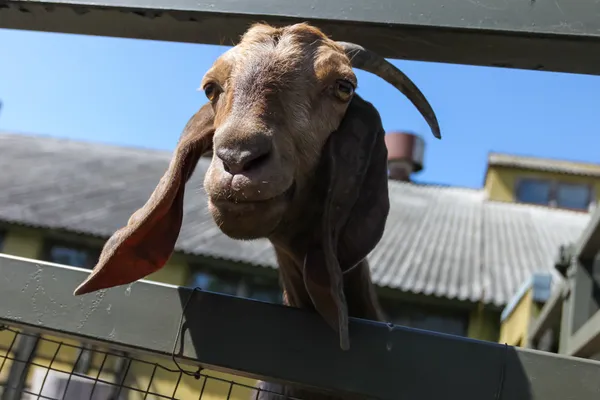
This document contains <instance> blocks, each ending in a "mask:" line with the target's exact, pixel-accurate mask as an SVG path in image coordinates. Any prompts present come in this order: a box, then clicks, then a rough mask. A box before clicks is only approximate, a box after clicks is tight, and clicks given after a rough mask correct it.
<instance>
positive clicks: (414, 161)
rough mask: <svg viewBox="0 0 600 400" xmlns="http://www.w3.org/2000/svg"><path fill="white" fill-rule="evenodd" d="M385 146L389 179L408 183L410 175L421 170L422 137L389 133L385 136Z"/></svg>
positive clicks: (423, 148)
mask: <svg viewBox="0 0 600 400" xmlns="http://www.w3.org/2000/svg"><path fill="white" fill-rule="evenodd" d="M385 145H386V147H387V150H388V172H389V178H390V179H393V180H398V181H405V182H409V181H410V176H411V174H413V173H415V172H419V171H421V170H422V169H423V155H424V150H425V142H424V141H423V138H422V137H420V136H418V135H415V134H412V133H409V132H389V133H388V134H387V135H385Z"/></svg>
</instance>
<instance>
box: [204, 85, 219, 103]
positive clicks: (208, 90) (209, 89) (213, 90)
mask: <svg viewBox="0 0 600 400" xmlns="http://www.w3.org/2000/svg"><path fill="white" fill-rule="evenodd" d="M204 94H205V95H206V97H207V98H208V100H210V101H213V100H214V99H215V97H216V96H217V94H218V91H217V85H215V84H214V83H208V84H206V86H204Z"/></svg>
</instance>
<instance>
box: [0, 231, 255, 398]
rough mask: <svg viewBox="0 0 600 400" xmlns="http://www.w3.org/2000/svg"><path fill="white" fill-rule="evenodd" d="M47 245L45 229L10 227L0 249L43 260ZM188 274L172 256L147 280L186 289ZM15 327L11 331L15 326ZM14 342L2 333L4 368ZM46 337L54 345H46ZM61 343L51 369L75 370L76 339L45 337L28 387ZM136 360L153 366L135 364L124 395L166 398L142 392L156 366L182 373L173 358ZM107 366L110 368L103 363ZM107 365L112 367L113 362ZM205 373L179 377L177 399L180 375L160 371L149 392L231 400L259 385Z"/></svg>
mask: <svg viewBox="0 0 600 400" xmlns="http://www.w3.org/2000/svg"><path fill="white" fill-rule="evenodd" d="M43 244H44V234H43V230H37V229H31V228H20V227H11V228H10V229H8V231H7V232H6V236H5V239H4V244H3V246H2V248H1V249H0V252H1V253H5V254H9V255H14V256H19V257H25V258H32V259H39V258H40V257H41V252H42V248H43ZM189 276H190V268H189V265H188V263H187V261H186V260H185V257H184V256H183V255H181V254H173V256H172V257H171V258H170V259H169V261H168V262H167V264H166V265H165V267H164V268H162V269H161V270H159V271H157V272H155V273H153V274H151V275H149V276H148V277H147V278H145V279H147V280H151V281H155V282H162V283H168V284H172V285H180V286H183V285H185V284H187V281H188V278H189ZM11 329H13V328H12V327H11ZM14 338H15V334H14V333H13V332H12V331H10V330H5V331H0V364H2V363H3V362H4V360H5V359H6V358H7V355H8V357H13V356H14V354H13V353H11V354H7V352H8V349H9V348H11V345H13V346H14V345H16V343H14V344H13V343H12V341H13V340H14ZM44 339H46V340H44ZM47 339H49V340H51V341H48V340H47ZM61 342H62V343H64V344H63V345H61V346H60V349H59V353H58V357H57V359H56V360H55V361H54V362H53V363H52V369H58V370H60V371H64V372H65V373H67V374H68V373H69V372H70V371H71V370H72V368H73V365H74V362H75V360H76V357H77V349H76V347H77V346H78V345H79V343H78V342H76V341H74V340H68V339H65V338H62V337H60V338H59V337H53V336H50V335H44V336H43V339H42V340H41V341H40V345H39V347H38V350H37V352H36V358H35V360H34V361H33V362H34V364H37V366H36V365H34V367H32V368H30V370H29V373H28V383H32V380H33V379H34V377H35V370H36V368H37V369H39V368H42V369H43V370H44V372H45V371H46V370H47V367H48V366H49V364H50V360H51V359H52V357H53V356H54V353H56V350H57V349H58V347H59V345H58V343H61ZM105 351H107V350H105ZM102 358H103V357H102V354H96V355H95V357H94V359H93V368H92V370H91V371H90V372H89V373H88V374H89V375H91V376H96V374H97V373H98V369H99V366H100V364H101V362H102ZM135 358H136V359H140V360H144V361H147V362H149V363H150V364H148V363H143V362H140V361H134V362H132V364H131V366H130V369H129V372H128V374H127V379H126V382H125V385H126V386H132V387H135V388H138V389H139V391H135V390H127V391H125V392H127V398H128V399H132V400H133V399H135V400H137V399H140V400H141V399H144V398H145V399H149V400H150V399H160V398H164V397H160V396H147V397H144V393H145V392H146V391H147V390H148V384H149V382H150V377H151V376H152V372H153V365H154V364H155V363H156V364H159V365H161V366H163V367H167V368H169V369H171V370H174V371H178V370H177V368H176V366H175V365H174V364H173V362H172V361H171V360H167V359H163V358H158V357H154V358H153V357H147V356H140V355H136V356H135ZM110 359H113V362H114V360H115V359H116V357H114V356H109V357H108V358H107V362H109V360H110ZM11 364H12V361H10V360H7V361H6V362H4V365H3V366H2V368H1V371H0V381H3V380H5V379H6V378H7V377H8V373H9V371H10V365H11ZM105 365H107V364H106V363H105ZM108 365H110V362H109V364H108ZM44 367H45V368H44ZM182 367H183V368H184V369H185V370H189V371H194V368H193V367H190V366H183V365H182ZM103 371H106V368H103ZM202 374H203V376H205V375H206V376H209V378H208V379H206V378H204V377H202V378H201V379H200V380H196V379H194V378H193V377H190V376H187V375H185V374H184V375H183V376H182V378H181V381H180V382H179V385H178V386H177V393H176V394H175V395H174V389H175V386H176V384H177V379H178V378H179V373H178V372H169V371H167V370H164V369H162V368H157V370H156V372H155V374H154V377H153V378H152V387H151V388H150V391H151V392H153V393H156V394H159V395H162V396H167V397H171V396H173V395H174V396H175V397H177V398H181V399H188V398H190V399H198V396H199V395H200V392H201V391H202V393H203V394H202V400H217V399H228V398H231V399H234V400H237V399H240V400H241V399H244V400H247V399H249V398H251V394H252V390H251V389H250V387H253V386H254V385H255V384H256V380H253V379H247V378H242V377H238V376H234V375H230V374H224V373H220V372H216V371H208V370H203V371H202ZM102 377H104V378H102ZM210 377H212V378H210ZM101 379H105V380H107V381H111V380H112V379H113V374H112V373H111V372H108V373H107V372H103V373H102V374H101ZM232 382H233V384H232Z"/></svg>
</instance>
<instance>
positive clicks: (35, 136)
mask: <svg viewBox="0 0 600 400" xmlns="http://www.w3.org/2000/svg"><path fill="white" fill-rule="evenodd" d="M0 137H12V138H19V139H24V140H42V141H44V142H54V143H57V142H63V143H70V144H75V145H86V146H90V147H94V148H98V149H104V150H109V149H110V150H118V151H134V152H143V153H152V154H157V155H162V156H164V155H170V154H171V153H172V150H167V149H161V148H153V147H144V146H140V145H127V144H119V143H114V142H103V141H99V140H88V139H81V138H77V139H76V138H72V137H67V136H57V135H53V134H48V133H31V132H16V131H3V130H0Z"/></svg>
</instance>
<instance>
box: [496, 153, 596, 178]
mask: <svg viewBox="0 0 600 400" xmlns="http://www.w3.org/2000/svg"><path fill="white" fill-rule="evenodd" d="M488 165H490V166H502V167H512V168H524V169H532V170H537V171H548V172H557V173H562V174H572V175H583V176H594V177H600V164H592V163H583V162H575V161H568V160H554V159H547V158H538V157H528V156H519V155H514V154H502V153H490V154H489V155H488Z"/></svg>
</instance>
